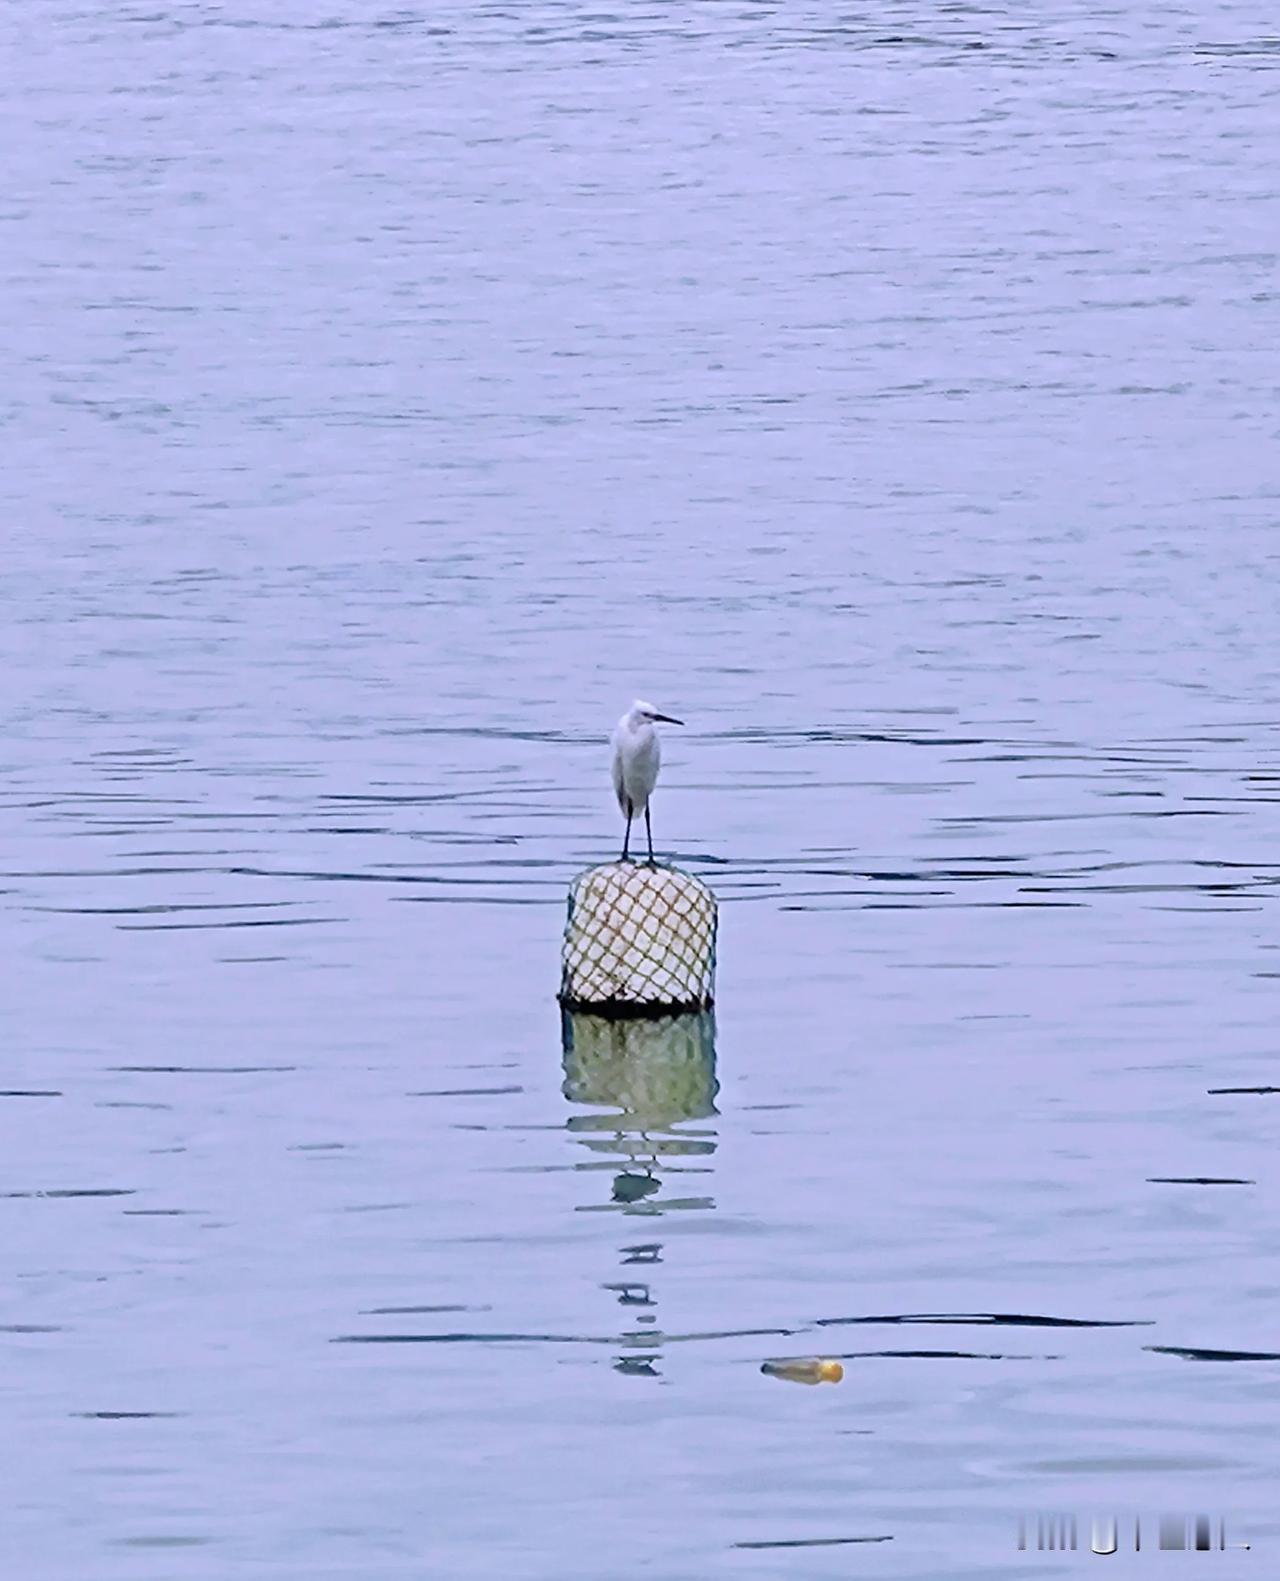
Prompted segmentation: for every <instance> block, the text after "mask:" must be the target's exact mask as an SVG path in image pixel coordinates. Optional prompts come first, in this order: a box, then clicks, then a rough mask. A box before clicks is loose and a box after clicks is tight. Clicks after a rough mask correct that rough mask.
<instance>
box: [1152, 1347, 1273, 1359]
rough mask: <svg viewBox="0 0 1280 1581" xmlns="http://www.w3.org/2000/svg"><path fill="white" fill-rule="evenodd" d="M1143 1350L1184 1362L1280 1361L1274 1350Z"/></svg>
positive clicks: (1167, 1348) (1184, 1348)
mask: <svg viewBox="0 0 1280 1581" xmlns="http://www.w3.org/2000/svg"><path fill="white" fill-rule="evenodd" d="M1142 1348H1143V1350H1150V1351H1155V1352H1157V1353H1158V1354H1159V1355H1161V1356H1180V1357H1181V1358H1182V1360H1183V1361H1280V1351H1274V1350H1211V1349H1208V1348H1204V1347H1201V1346H1198V1345H1144V1346H1143V1347H1142Z"/></svg>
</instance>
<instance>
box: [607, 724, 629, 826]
mask: <svg viewBox="0 0 1280 1581" xmlns="http://www.w3.org/2000/svg"><path fill="white" fill-rule="evenodd" d="M610 768H611V770H612V773H613V794H614V795H615V796H616V797H617V798H618V806H619V807H621V808H622V810H623V812H624V813H625V812H626V810H627V797H626V792H625V791H624V790H623V788H622V748H621V746H620V745H619V744H618V743H617V742H616V741H615V742H614V744H613V762H612V764H611V765H610Z"/></svg>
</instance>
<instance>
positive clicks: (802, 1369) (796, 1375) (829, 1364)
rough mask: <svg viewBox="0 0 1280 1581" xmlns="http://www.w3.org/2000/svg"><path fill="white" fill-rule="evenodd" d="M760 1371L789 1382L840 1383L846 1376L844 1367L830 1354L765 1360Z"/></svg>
mask: <svg viewBox="0 0 1280 1581" xmlns="http://www.w3.org/2000/svg"><path fill="white" fill-rule="evenodd" d="M760 1371H761V1372H763V1373H764V1374H766V1376H768V1377H770V1378H782V1379H784V1380H785V1381H786V1382H787V1383H839V1382H840V1380H841V1378H843V1377H844V1368H843V1367H842V1366H841V1365H840V1363H839V1362H838V1361H835V1360H834V1359H833V1358H832V1357H830V1356H787V1357H784V1358H783V1359H781V1360H780V1361H766V1362H763V1363H762V1364H761V1367H760Z"/></svg>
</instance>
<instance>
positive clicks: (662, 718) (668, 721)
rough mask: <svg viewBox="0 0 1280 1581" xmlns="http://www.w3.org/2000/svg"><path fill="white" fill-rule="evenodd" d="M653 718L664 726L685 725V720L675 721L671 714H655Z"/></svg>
mask: <svg viewBox="0 0 1280 1581" xmlns="http://www.w3.org/2000/svg"><path fill="white" fill-rule="evenodd" d="M653 717H654V719H656V720H657V721H658V722H659V723H661V724H664V725H682V724H684V720H683V719H673V718H672V717H671V715H670V714H655V715H654V716H653Z"/></svg>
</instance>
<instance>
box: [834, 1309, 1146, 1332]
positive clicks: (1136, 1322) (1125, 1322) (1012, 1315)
mask: <svg viewBox="0 0 1280 1581" xmlns="http://www.w3.org/2000/svg"><path fill="white" fill-rule="evenodd" d="M1153 1322H1154V1319H1151V1318H1062V1317H1045V1316H1042V1315H1041V1314H1039V1313H1032V1312H897V1313H887V1314H881V1315H879V1316H873V1317H846V1318H818V1319H817V1326H818V1327H819V1328H831V1327H835V1326H837V1325H847V1324H854V1323H965V1324H974V1323H977V1324H993V1325H1001V1326H1006V1327H1012V1328H1150V1327H1151V1326H1152V1324H1153Z"/></svg>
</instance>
